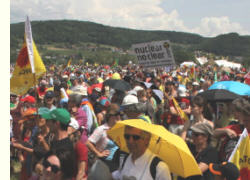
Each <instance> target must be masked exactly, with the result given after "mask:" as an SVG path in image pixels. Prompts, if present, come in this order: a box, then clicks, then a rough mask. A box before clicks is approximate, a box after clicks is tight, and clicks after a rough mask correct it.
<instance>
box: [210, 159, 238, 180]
mask: <svg viewBox="0 0 250 180" xmlns="http://www.w3.org/2000/svg"><path fill="white" fill-rule="evenodd" d="M209 170H210V172H211V173H212V174H214V175H219V176H222V177H225V178H226V179H227V180H237V179H238V177H239V175H240V173H239V169H238V168H237V166H235V165H234V164H233V163H231V162H223V163H221V164H214V163H210V164H209Z"/></svg>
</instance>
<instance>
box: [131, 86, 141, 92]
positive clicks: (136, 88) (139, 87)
mask: <svg viewBox="0 0 250 180" xmlns="http://www.w3.org/2000/svg"><path fill="white" fill-rule="evenodd" d="M133 90H135V91H136V92H137V91H140V90H143V87H141V86H135V87H134V89H133Z"/></svg>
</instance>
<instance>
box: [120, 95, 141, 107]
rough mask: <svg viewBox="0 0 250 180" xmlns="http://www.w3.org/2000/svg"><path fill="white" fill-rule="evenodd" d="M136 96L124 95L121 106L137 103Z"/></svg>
mask: <svg viewBox="0 0 250 180" xmlns="http://www.w3.org/2000/svg"><path fill="white" fill-rule="evenodd" d="M138 102H139V101H138V98H137V97H136V96H134V95H131V94H128V95H126V96H125V97H124V99H123V101H122V106H126V105H130V104H137V103H138Z"/></svg>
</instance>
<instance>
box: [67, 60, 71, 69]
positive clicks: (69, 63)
mask: <svg viewBox="0 0 250 180" xmlns="http://www.w3.org/2000/svg"><path fill="white" fill-rule="evenodd" d="M71 61H72V59H69V61H68V63H67V67H69V66H70V65H71Z"/></svg>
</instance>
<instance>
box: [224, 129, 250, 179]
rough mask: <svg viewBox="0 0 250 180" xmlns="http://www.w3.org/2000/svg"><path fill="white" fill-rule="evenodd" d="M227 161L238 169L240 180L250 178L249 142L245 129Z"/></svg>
mask: <svg viewBox="0 0 250 180" xmlns="http://www.w3.org/2000/svg"><path fill="white" fill-rule="evenodd" d="M228 161H229V162H232V163H233V164H235V165H236V166H237V167H238V169H239V171H240V179H242V180H243V179H249V178H250V140H249V135H248V132H247V129H246V128H245V129H244V131H243V132H242V134H241V136H240V139H239V141H238V143H237V145H236V146H235V148H234V150H233V152H232V154H231V156H230V158H229V160H228Z"/></svg>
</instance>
